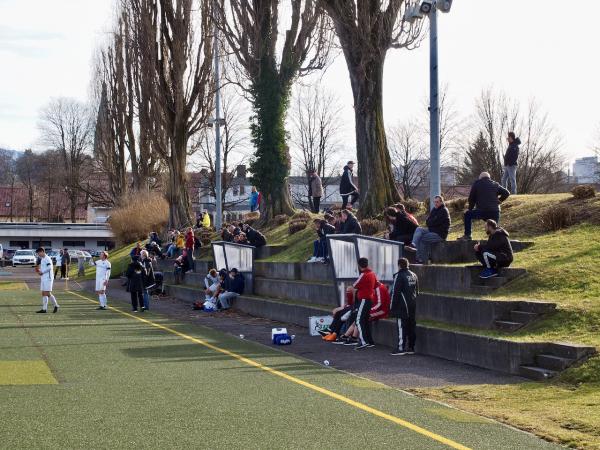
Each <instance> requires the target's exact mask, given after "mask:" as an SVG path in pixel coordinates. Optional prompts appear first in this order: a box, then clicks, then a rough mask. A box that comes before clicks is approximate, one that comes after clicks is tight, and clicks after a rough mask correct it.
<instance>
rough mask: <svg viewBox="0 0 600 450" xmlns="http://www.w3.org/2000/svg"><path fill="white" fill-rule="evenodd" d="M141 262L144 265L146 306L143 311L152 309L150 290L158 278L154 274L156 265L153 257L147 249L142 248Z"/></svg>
mask: <svg viewBox="0 0 600 450" xmlns="http://www.w3.org/2000/svg"><path fill="white" fill-rule="evenodd" d="M140 264H142V266H143V267H144V273H143V275H144V307H143V308H142V311H146V310H148V309H150V292H149V290H150V289H152V288H153V287H154V286H155V285H156V278H155V276H154V266H153V265H152V258H151V257H150V255H149V254H148V251H147V250H142V253H141V254H140Z"/></svg>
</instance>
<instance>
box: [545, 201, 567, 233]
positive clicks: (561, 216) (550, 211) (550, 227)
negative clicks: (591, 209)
mask: <svg viewBox="0 0 600 450" xmlns="http://www.w3.org/2000/svg"><path fill="white" fill-rule="evenodd" d="M539 223H540V226H541V228H542V230H543V231H558V230H562V229H563V228H568V227H569V226H571V224H572V223H573V213H572V211H571V208H569V207H568V206H565V205H552V206H549V207H548V208H546V209H544V210H543V211H542V212H541V214H540V220H539Z"/></svg>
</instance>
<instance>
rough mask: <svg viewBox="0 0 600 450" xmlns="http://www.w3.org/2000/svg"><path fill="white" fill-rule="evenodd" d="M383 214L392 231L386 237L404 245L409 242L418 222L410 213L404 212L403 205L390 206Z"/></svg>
mask: <svg viewBox="0 0 600 450" xmlns="http://www.w3.org/2000/svg"><path fill="white" fill-rule="evenodd" d="M385 215H386V216H387V219H388V220H389V221H390V224H391V225H392V231H391V232H390V233H389V236H388V238H389V239H391V240H392V241H398V242H402V243H404V244H405V245H408V244H410V243H411V242H412V237H413V235H414V234H415V230H416V229H417V227H418V226H419V224H418V223H417V221H416V219H415V218H414V217H413V216H412V215H409V214H408V213H407V212H406V210H405V208H404V205H398V206H396V207H392V206H390V207H389V208H387V209H386V210H385Z"/></svg>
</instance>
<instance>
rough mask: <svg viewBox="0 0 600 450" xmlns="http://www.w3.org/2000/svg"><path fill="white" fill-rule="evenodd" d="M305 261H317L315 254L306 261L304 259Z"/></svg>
mask: <svg viewBox="0 0 600 450" xmlns="http://www.w3.org/2000/svg"><path fill="white" fill-rule="evenodd" d="M306 262H307V263H314V262H317V258H316V257H315V256H313V257H312V258H310V259H309V260H308V261H306Z"/></svg>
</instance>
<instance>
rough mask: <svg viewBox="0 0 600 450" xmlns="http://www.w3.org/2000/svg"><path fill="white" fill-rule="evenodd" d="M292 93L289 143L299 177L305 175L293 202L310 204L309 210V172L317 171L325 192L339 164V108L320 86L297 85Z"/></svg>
mask: <svg viewBox="0 0 600 450" xmlns="http://www.w3.org/2000/svg"><path fill="white" fill-rule="evenodd" d="M295 94H296V95H295V97H294V101H293V105H292V108H291V111H290V115H289V120H290V123H291V139H290V143H291V145H292V155H293V158H294V159H295V160H296V165H297V166H298V167H299V168H300V170H301V173H302V175H304V176H306V185H307V187H306V190H305V192H295V191H294V192H292V195H293V196H294V197H295V198H294V201H295V202H296V203H300V204H303V205H309V206H310V208H311V210H312V209H313V205H312V197H311V196H310V195H309V189H308V184H309V183H310V177H309V175H308V171H309V170H311V169H312V170H315V171H316V173H317V175H319V176H320V177H321V179H322V181H323V189H324V190H325V191H326V188H327V185H328V183H329V180H331V178H332V177H333V175H334V172H335V170H336V167H337V166H338V165H339V164H338V163H339V161H338V160H337V153H338V150H339V149H340V146H341V135H340V134H341V111H342V108H341V106H340V104H339V100H338V98H337V97H336V96H335V94H333V93H331V92H327V91H326V90H325V89H324V88H322V87H321V86H319V85H316V86H299V87H298V88H297V89H296V91H295ZM296 197H297V198H296ZM325 198H326V197H325Z"/></svg>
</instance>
